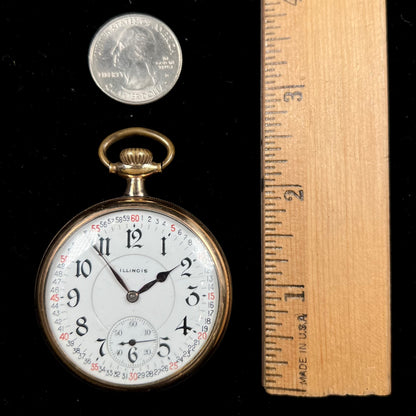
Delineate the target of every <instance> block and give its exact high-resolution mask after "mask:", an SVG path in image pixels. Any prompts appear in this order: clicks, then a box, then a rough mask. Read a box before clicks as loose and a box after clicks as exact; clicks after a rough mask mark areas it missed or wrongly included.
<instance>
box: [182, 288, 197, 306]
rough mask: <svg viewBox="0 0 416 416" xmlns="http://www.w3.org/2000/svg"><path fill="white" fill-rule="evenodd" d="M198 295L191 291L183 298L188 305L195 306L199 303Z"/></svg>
mask: <svg viewBox="0 0 416 416" xmlns="http://www.w3.org/2000/svg"><path fill="white" fill-rule="evenodd" d="M197 287H198V286H188V289H189V290H193V289H196V288H197ZM199 299H200V297H199V295H198V293H196V292H191V294H190V295H189V296H188V297H187V298H186V299H185V302H186V303H187V304H188V305H189V306H196V305H198V303H199Z"/></svg>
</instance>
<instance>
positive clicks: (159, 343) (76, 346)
mask: <svg viewBox="0 0 416 416" xmlns="http://www.w3.org/2000/svg"><path fill="white" fill-rule="evenodd" d="M221 273H222V272H221ZM218 274H219V271H218V270H217V266H216V261H215V260H214V259H213V255H212V252H211V249H209V248H208V247H207V245H206V243H205V242H204V241H203V240H202V239H201V238H200V236H198V235H197V234H196V233H195V232H193V231H192V230H191V229H190V228H189V226H187V225H185V222H183V221H182V220H180V219H179V217H178V218H177V217H175V216H172V215H170V214H169V215H168V214H166V213H163V212H158V211H156V210H154V209H151V210H149V209H146V208H143V209H134V210H132V209H119V210H117V211H112V212H107V213H105V214H101V216H96V217H95V218H93V219H92V220H90V221H89V222H85V223H83V225H82V226H80V227H77V228H76V229H75V231H74V232H72V233H70V234H69V236H68V237H67V238H66V239H63V240H62V242H61V243H60V244H58V246H57V249H56V250H55V251H54V254H53V256H52V258H51V260H50V261H49V266H48V270H47V272H46V273H45V276H46V277H45V279H44V283H43V287H42V288H43V290H44V292H43V297H44V316H45V322H46V326H47V327H48V329H47V332H48V333H49V338H50V340H51V342H52V343H53V344H55V345H54V348H55V350H57V351H58V355H60V356H61V357H63V358H64V360H65V361H66V362H67V364H69V365H70V367H75V369H76V372H78V373H80V374H81V375H84V376H86V377H87V378H90V379H93V380H95V381H97V382H98V383H99V384H104V385H109V386H115V387H117V386H120V387H128V388H129V387H140V386H146V385H149V384H152V383H156V384H157V382H163V380H165V379H169V378H174V377H172V375H175V374H179V373H180V372H181V371H183V369H184V368H186V367H187V366H188V367H189V365H190V363H191V362H192V361H194V360H195V359H196V357H198V356H199V355H200V354H201V352H202V351H203V350H204V348H205V347H206V344H207V343H209V340H210V336H211V333H212V331H213V328H215V322H216V319H217V314H218V310H219V300H220V290H221V289H220V284H219V281H218V279H219V276H218Z"/></svg>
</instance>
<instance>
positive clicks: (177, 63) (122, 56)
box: [88, 13, 182, 105]
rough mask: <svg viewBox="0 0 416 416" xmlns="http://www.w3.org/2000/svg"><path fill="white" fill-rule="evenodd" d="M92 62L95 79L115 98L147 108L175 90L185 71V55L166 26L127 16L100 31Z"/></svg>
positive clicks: (93, 44) (142, 16) (150, 19)
mask: <svg viewBox="0 0 416 416" xmlns="http://www.w3.org/2000/svg"><path fill="white" fill-rule="evenodd" d="M88 62H89V68H90V72H91V75H92V78H93V79H94V81H95V82H96V84H97V85H98V87H99V88H100V89H101V90H102V91H103V92H105V93H106V94H107V95H109V96H110V97H111V98H113V99H115V100H117V101H120V102H122V103H125V104H135V105H136V104H146V103H150V102H153V101H156V100H158V99H159V98H161V97H163V96H164V95H165V94H167V93H168V92H169V91H170V90H171V89H172V88H173V86H174V85H175V83H176V81H177V80H178V78H179V74H180V72H181V68H182V51H181V47H180V44H179V41H178V39H177V38H176V36H175V34H174V33H173V32H172V31H171V29H170V28H169V27H168V26H167V25H166V24H165V23H163V22H161V21H160V20H158V19H156V18H154V17H152V16H149V15H145V14H137V13H134V14H124V15H121V16H118V17H115V18H114V19H111V20H109V21H108V22H107V23H105V24H104V25H103V26H102V27H101V28H100V29H99V30H98V32H97V33H96V34H95V36H94V38H93V40H92V42H91V45H90V50H89V55H88Z"/></svg>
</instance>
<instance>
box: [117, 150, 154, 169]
mask: <svg viewBox="0 0 416 416" xmlns="http://www.w3.org/2000/svg"><path fill="white" fill-rule="evenodd" d="M120 160H121V162H122V163H124V164H125V165H130V166H134V167H137V166H142V165H146V164H149V163H152V160H153V155H152V152H151V151H150V150H148V149H141V148H128V149H123V150H122V151H121V153H120Z"/></svg>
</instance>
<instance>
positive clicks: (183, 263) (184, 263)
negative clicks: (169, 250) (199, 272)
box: [181, 257, 192, 277]
mask: <svg viewBox="0 0 416 416" xmlns="http://www.w3.org/2000/svg"><path fill="white" fill-rule="evenodd" d="M181 266H182V267H185V270H184V271H183V272H182V273H181V277H182V276H186V277H190V276H191V273H187V272H186V271H187V270H188V269H189V268H190V267H191V266H192V260H191V259H190V258H189V257H185V258H184V259H183V260H182V261H181Z"/></svg>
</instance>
